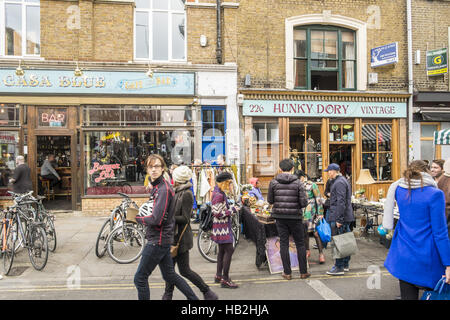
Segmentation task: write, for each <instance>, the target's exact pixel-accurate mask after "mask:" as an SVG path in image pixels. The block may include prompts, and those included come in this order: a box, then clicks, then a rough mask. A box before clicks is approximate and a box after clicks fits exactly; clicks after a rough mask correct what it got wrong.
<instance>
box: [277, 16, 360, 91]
mask: <svg viewBox="0 0 450 320" xmlns="http://www.w3.org/2000/svg"><path fill="white" fill-rule="evenodd" d="M312 24H322V25H333V26H338V27H344V28H347V29H351V30H354V31H355V33H356V64H357V81H356V90H358V91H364V90H366V89H367V23H366V22H363V21H360V20H357V19H353V18H349V17H344V16H340V15H334V14H330V13H329V12H327V11H324V12H323V13H318V14H306V15H301V16H295V17H290V18H287V19H286V20H285V40H286V88H287V89H290V90H293V89H294V86H295V83H294V29H295V27H298V26H306V25H312Z"/></svg>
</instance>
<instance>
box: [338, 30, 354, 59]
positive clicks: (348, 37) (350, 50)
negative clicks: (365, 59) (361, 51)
mask: <svg viewBox="0 0 450 320" xmlns="http://www.w3.org/2000/svg"><path fill="white" fill-rule="evenodd" d="M341 35H342V58H343V59H355V34H354V32H350V31H343V32H342V33H341Z"/></svg>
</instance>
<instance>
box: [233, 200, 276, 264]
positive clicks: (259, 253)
mask: <svg viewBox="0 0 450 320" xmlns="http://www.w3.org/2000/svg"><path fill="white" fill-rule="evenodd" d="M240 216H241V222H242V225H243V234H244V235H245V236H246V238H248V239H250V240H252V241H253V242H254V243H255V245H256V259H255V264H256V267H257V268H258V269H259V268H260V267H261V265H262V264H263V263H264V262H265V261H267V257H266V239H267V238H270V237H276V236H278V231H277V227H276V225H275V222H266V223H263V222H261V221H259V220H258V218H257V217H256V216H255V215H254V214H252V212H251V209H250V208H249V207H247V206H243V207H242V208H241V211H240Z"/></svg>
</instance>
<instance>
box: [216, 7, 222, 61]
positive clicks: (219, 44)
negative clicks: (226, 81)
mask: <svg viewBox="0 0 450 320" xmlns="http://www.w3.org/2000/svg"><path fill="white" fill-rule="evenodd" d="M221 2H222V1H221V0H217V4H216V6H217V8H216V10H217V49H216V59H217V63H219V64H222V10H221Z"/></svg>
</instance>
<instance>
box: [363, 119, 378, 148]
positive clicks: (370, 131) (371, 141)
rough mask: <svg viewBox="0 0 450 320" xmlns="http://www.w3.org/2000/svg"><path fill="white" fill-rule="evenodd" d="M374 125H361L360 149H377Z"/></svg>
mask: <svg viewBox="0 0 450 320" xmlns="http://www.w3.org/2000/svg"><path fill="white" fill-rule="evenodd" d="M376 135H377V132H376V125H375V124H365V125H363V127H362V151H363V152H366V151H376V150H377V138H376Z"/></svg>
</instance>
